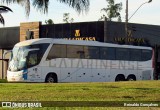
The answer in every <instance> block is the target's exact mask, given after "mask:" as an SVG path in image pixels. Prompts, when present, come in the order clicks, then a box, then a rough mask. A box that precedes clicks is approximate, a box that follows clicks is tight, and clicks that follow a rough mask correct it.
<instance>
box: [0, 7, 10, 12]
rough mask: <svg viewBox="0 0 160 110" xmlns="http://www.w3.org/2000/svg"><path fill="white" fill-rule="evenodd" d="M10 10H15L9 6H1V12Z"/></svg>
mask: <svg viewBox="0 0 160 110" xmlns="http://www.w3.org/2000/svg"><path fill="white" fill-rule="evenodd" d="M8 11H11V12H13V11H12V10H11V9H10V8H9V7H7V6H0V13H5V12H8Z"/></svg>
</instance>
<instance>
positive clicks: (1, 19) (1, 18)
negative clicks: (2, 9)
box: [0, 14, 5, 25]
mask: <svg viewBox="0 0 160 110" xmlns="http://www.w3.org/2000/svg"><path fill="white" fill-rule="evenodd" d="M0 23H1V24H3V25H4V24H5V22H4V18H3V16H2V15H1V14H0Z"/></svg>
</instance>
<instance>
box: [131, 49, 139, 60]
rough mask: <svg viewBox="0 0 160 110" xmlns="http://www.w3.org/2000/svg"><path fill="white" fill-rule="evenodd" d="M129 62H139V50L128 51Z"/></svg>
mask: <svg viewBox="0 0 160 110" xmlns="http://www.w3.org/2000/svg"><path fill="white" fill-rule="evenodd" d="M130 61H141V50H140V49H130Z"/></svg>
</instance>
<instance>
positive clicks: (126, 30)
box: [125, 0, 128, 38]
mask: <svg viewBox="0 0 160 110" xmlns="http://www.w3.org/2000/svg"><path fill="white" fill-rule="evenodd" d="M125 36H126V38H128V0H126V22H125Z"/></svg>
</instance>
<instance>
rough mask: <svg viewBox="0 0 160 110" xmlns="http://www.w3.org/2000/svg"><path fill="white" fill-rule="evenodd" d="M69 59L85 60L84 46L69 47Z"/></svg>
mask: <svg viewBox="0 0 160 110" xmlns="http://www.w3.org/2000/svg"><path fill="white" fill-rule="evenodd" d="M67 58H84V51H83V46H79V45H67Z"/></svg>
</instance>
